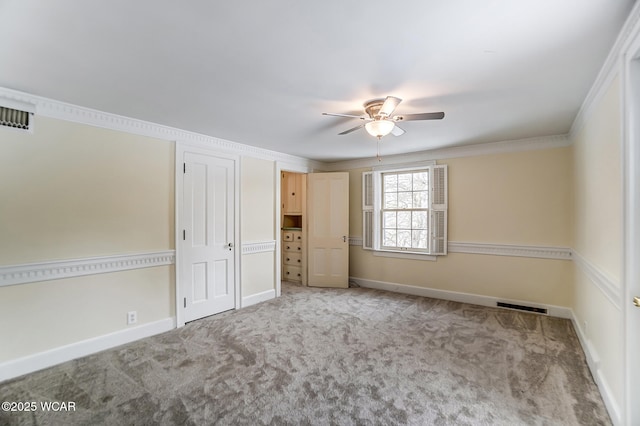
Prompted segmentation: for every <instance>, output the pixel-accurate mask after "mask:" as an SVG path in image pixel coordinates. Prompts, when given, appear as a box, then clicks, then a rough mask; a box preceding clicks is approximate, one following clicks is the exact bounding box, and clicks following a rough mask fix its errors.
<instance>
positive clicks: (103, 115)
mask: <svg viewBox="0 0 640 426" xmlns="http://www.w3.org/2000/svg"><path fill="white" fill-rule="evenodd" d="M0 99H5V100H7V101H9V102H13V103H22V104H29V105H35V110H36V115H40V116H43V117H49V118H55V119H58V120H64V121H70V122H74V123H80V124H87V125H90V126H95V127H102V128H105V129H110V130H118V131H122V132H127V133H132V134H136V135H141V136H147V137H152V138H157V139H162V140H167V141H180V142H182V143H185V144H188V145H191V146H198V147H203V148H207V149H214V150H217V151H221V152H226V153H230V154H236V155H241V156H246V157H254V158H259V159H264V160H272V161H280V162H282V163H285V164H291V165H295V166H298V167H307V168H310V169H320V168H322V167H323V163H321V162H319V161H315V160H309V159H307V158H302V157H296V156H294V155H289V154H285V153H282V152H277V151H271V150H268V149H264V148H259V147H255V146H251V145H245V144H241V143H237V142H232V141H229V140H226V139H221V138H216V137H212V136H207V135H203V134H200V133H195V132H190V131H187V130H181V129H177V128H174V127H169V126H164V125H161V124H156V123H151V122H149V121H143V120H138V119H135V118H129V117H124V116H121V115H117V114H111V113H108V112H104V111H98V110H95V109H91V108H85V107H82V106H78V105H73V104H69V103H66V102H61V101H56V100H53V99H48V98H44V97H42V96H36V95H31V94H29V93H25V92H20V91H17V90H13V89H9V88H5V87H0Z"/></svg>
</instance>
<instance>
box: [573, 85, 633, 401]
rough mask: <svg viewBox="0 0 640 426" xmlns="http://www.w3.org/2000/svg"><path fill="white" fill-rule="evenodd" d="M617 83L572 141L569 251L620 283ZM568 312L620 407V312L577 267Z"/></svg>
mask: <svg viewBox="0 0 640 426" xmlns="http://www.w3.org/2000/svg"><path fill="white" fill-rule="evenodd" d="M620 104H621V99H620V82H619V78H615V79H614V80H613V81H612V83H611V85H610V86H609V87H608V88H607V90H606V91H605V93H604V95H603V96H602V98H601V99H600V100H599V102H597V103H596V104H595V105H594V107H593V109H592V110H591V114H590V115H589V116H587V117H585V125H584V127H583V128H582V129H581V130H580V131H579V132H578V133H577V135H576V136H575V138H574V140H573V145H572V147H573V155H574V177H573V179H574V182H575V231H574V232H575V243H574V248H575V250H576V251H577V252H578V253H580V254H581V255H582V256H583V257H584V258H585V260H586V261H587V262H589V264H590V265H591V266H592V267H594V268H597V269H598V270H600V271H601V272H602V273H603V274H606V275H607V276H609V277H610V279H611V282H612V284H613V285H614V286H616V287H618V288H619V287H620V285H621V282H620V277H621V275H622V266H621V265H622V244H623V240H622V207H623V202H622V165H621V159H622V157H621V146H622V136H621V132H620V129H621V123H622V117H621V113H620ZM573 299H574V312H575V315H576V318H577V320H578V323H579V325H580V327H581V328H582V331H583V333H584V335H585V337H586V338H587V340H588V341H589V343H590V345H591V347H592V348H593V350H594V351H595V354H593V355H594V356H597V357H599V359H600V365H599V368H600V374H601V375H602V377H603V378H604V380H605V382H606V383H607V386H608V387H609V389H610V394H611V396H612V397H613V398H614V399H615V400H616V401H617V402H618V405H619V406H622V405H621V403H622V401H623V395H624V392H623V390H624V389H623V387H624V380H623V379H624V378H623V370H622V366H623V363H624V353H623V348H624V336H623V333H622V330H623V329H624V328H623V316H622V311H621V309H620V308H619V307H616V306H615V305H613V304H612V303H611V302H610V301H609V299H608V298H607V297H605V295H604V293H603V292H602V291H601V290H600V289H599V288H598V287H597V286H596V285H595V284H594V282H592V281H591V279H589V277H588V276H587V275H586V274H584V273H583V272H582V271H580V270H578V271H577V272H576V280H575V294H574V297H573Z"/></svg>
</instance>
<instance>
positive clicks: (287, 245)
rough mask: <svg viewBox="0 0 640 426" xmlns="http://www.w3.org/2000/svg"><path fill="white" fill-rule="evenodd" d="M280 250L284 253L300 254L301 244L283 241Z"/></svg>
mask: <svg viewBox="0 0 640 426" xmlns="http://www.w3.org/2000/svg"><path fill="white" fill-rule="evenodd" d="M282 250H284V251H286V252H293V253H302V243H295V242H288V241H285V242H284V243H283V244H282Z"/></svg>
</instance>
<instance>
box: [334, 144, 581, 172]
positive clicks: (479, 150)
mask: <svg viewBox="0 0 640 426" xmlns="http://www.w3.org/2000/svg"><path fill="white" fill-rule="evenodd" d="M569 145H570V140H569V138H568V137H567V135H555V136H544V137H537V138H528V139H517V140H507V141H500V142H489V143H480V144H475V145H465V146H454V147H447V148H440V149H433V150H429V151H421V152H414V153H411V154H399V155H389V156H385V157H384V164H385V165H387V166H389V165H394V164H406V163H415V162H419V161H433V160H444V159H447V158H459V157H474V156H478V155H488V154H503V153H508V152H521V151H533V150H538V149H551V148H562V147H565V146H569ZM378 165H380V163H379V162H378V160H377V159H376V158H362V159H356V160H346V161H337V162H334V163H327V164H325V169H326V170H327V171H339V170H352V169H363V168H371V167H374V166H378Z"/></svg>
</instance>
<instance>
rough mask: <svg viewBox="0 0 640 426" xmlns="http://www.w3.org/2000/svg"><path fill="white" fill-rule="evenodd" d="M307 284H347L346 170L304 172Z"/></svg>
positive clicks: (321, 285)
mask: <svg viewBox="0 0 640 426" xmlns="http://www.w3.org/2000/svg"><path fill="white" fill-rule="evenodd" d="M307 213H308V216H309V219H308V231H307V232H308V233H307V238H308V240H309V241H308V246H307V247H308V267H309V272H308V285H310V286H315V287H341V288H347V287H349V173H310V174H308V175H307Z"/></svg>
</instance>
